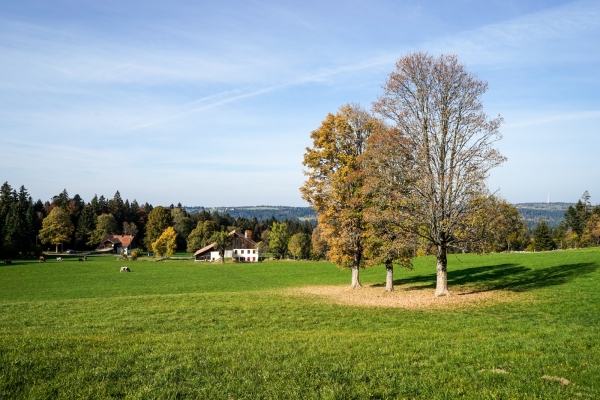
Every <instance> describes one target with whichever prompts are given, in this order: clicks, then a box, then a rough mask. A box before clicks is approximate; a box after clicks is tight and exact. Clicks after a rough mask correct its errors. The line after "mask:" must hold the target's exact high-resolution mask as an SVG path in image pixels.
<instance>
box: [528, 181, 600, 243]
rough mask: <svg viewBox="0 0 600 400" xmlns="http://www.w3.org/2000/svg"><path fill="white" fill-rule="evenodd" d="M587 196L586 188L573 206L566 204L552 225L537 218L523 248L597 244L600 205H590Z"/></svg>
mask: <svg viewBox="0 0 600 400" xmlns="http://www.w3.org/2000/svg"><path fill="white" fill-rule="evenodd" d="M590 199H591V196H590V194H589V193H588V192H587V190H586V191H585V192H584V193H583V195H582V196H581V199H579V200H578V201H577V203H576V204H575V206H569V207H568V208H567V210H566V211H565V212H564V214H563V219H562V221H561V222H560V223H559V224H558V226H557V227H555V228H550V227H549V226H548V224H547V223H546V221H544V220H542V221H540V223H539V224H538V225H537V226H536V228H535V230H534V231H533V234H532V235H531V237H530V238H529V242H528V244H527V246H526V248H525V249H526V250H529V251H547V250H555V249H577V248H581V247H593V246H600V205H596V206H592V204H591V202H590Z"/></svg>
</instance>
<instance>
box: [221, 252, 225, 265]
mask: <svg viewBox="0 0 600 400" xmlns="http://www.w3.org/2000/svg"><path fill="white" fill-rule="evenodd" d="M220 256H221V264H225V252H223V254H220Z"/></svg>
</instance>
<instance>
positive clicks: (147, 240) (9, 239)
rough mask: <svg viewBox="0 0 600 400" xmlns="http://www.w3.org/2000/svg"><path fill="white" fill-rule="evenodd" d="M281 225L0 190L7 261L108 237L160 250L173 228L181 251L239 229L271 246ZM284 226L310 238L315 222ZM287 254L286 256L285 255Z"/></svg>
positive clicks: (0, 241) (0, 232)
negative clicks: (156, 245) (44, 198)
mask: <svg viewBox="0 0 600 400" xmlns="http://www.w3.org/2000/svg"><path fill="white" fill-rule="evenodd" d="M278 223H279V221H277V220H276V219H275V218H274V217H271V218H270V219H268V220H266V221H258V220H257V219H256V218H252V219H247V218H233V217H231V216H229V215H227V214H226V215H221V214H218V213H216V212H213V213H209V212H207V211H201V212H199V213H195V214H189V213H188V212H187V211H186V210H185V209H184V208H183V207H182V206H181V204H178V205H177V206H174V205H171V206H169V207H162V206H158V207H153V206H152V205H151V204H149V203H145V204H142V205H140V204H138V202H137V201H136V200H133V201H132V202H129V200H125V201H123V199H122V198H121V195H120V193H119V192H118V191H117V192H116V193H115V195H114V197H113V198H112V199H107V198H105V197H104V196H100V197H98V196H94V197H93V199H92V200H91V201H89V202H87V203H86V202H85V201H84V200H83V199H82V198H81V197H80V196H79V195H75V196H74V197H72V198H71V197H70V196H69V194H68V192H67V191H66V190H64V191H63V192H61V193H60V194H58V195H56V196H53V197H52V199H51V200H49V201H46V202H44V203H43V202H42V201H41V200H37V202H34V201H33V199H32V198H31V196H30V195H29V193H28V192H27V189H26V188H25V187H24V186H21V187H20V188H19V190H18V191H17V190H15V189H13V188H12V187H11V186H10V185H9V183H8V182H5V183H4V184H3V185H2V187H1V188H0V254H1V255H2V256H4V257H13V256H16V255H17V254H19V253H20V254H27V253H31V254H39V253H40V252H41V251H42V250H43V249H44V250H46V249H47V247H43V246H42V244H46V245H48V244H49V245H54V247H55V250H56V251H58V250H59V246H63V247H66V248H73V249H78V250H89V249H93V248H95V247H96V246H98V244H99V243H100V242H101V240H102V239H103V238H104V237H105V236H106V235H114V234H123V235H133V236H135V237H136V241H137V242H138V244H139V245H140V246H141V247H142V248H145V249H146V250H148V251H154V250H155V249H154V246H153V244H154V243H155V242H156V241H157V240H158V239H159V238H160V237H161V235H163V233H165V231H166V230H167V229H168V228H172V232H170V233H169V235H168V238H169V240H172V238H175V239H174V240H175V247H174V248H173V246H172V245H169V246H170V247H169V248H170V249H177V250H181V251H185V250H187V251H190V252H193V251H196V250H198V249H199V248H202V247H204V246H205V245H207V244H209V243H212V242H211V237H212V236H213V235H214V234H215V233H216V232H222V231H227V232H229V231H231V230H233V229H237V230H240V231H251V232H252V236H253V238H254V239H255V240H257V241H260V240H263V241H264V242H265V243H264V244H265V245H268V243H269V237H270V235H269V232H270V231H271V229H272V227H273V226H274V225H275V224H278ZM282 224H284V226H285V232H286V235H287V237H290V238H291V237H294V235H297V234H305V235H306V234H308V235H310V234H311V233H312V230H313V227H314V225H313V224H312V223H310V222H301V221H298V220H286V221H283V222H282ZM280 225H281V224H280ZM279 230H281V229H279ZM285 240H288V239H285ZM161 243H162V242H161ZM274 243H276V241H275V242H274ZM286 243H287V242H286ZM163 247H164V246H163ZM309 247H310V246H309ZM161 248H162V247H161ZM266 248H267V249H268V247H266ZM304 248H305V247H304ZM159 252H161V251H159ZM285 255H286V252H284V253H283V255H282V256H285ZM303 255H304V253H302V256H303Z"/></svg>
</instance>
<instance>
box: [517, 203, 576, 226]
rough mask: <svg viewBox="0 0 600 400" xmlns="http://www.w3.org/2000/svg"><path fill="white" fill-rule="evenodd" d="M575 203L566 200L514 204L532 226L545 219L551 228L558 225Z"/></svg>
mask: <svg viewBox="0 0 600 400" xmlns="http://www.w3.org/2000/svg"><path fill="white" fill-rule="evenodd" d="M574 205H575V203H564V202H554V203H552V202H550V203H515V204H513V206H515V208H516V209H517V210H519V214H521V216H522V217H523V220H524V221H525V222H526V223H527V226H529V227H530V228H534V227H535V226H536V225H537V224H538V223H539V222H540V221H541V220H545V221H546V223H547V224H548V226H549V227H551V228H554V227H557V226H558V224H560V222H561V221H562V220H563V216H564V215H565V211H567V208H569V206H574Z"/></svg>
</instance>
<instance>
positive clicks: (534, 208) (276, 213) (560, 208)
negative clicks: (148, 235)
mask: <svg viewBox="0 0 600 400" xmlns="http://www.w3.org/2000/svg"><path fill="white" fill-rule="evenodd" d="M571 205H575V203H516V204H513V206H515V207H516V208H517V210H519V213H520V214H521V216H522V217H523V220H524V221H525V222H526V223H527V225H528V226H529V227H530V228H534V227H535V226H536V225H537V224H538V223H539V222H540V221H541V220H542V219H545V220H546V222H547V223H548V226H550V227H556V226H558V224H559V223H560V221H562V219H563V215H564V213H565V211H567V208H568V207H569V206H571ZM184 208H185V209H186V210H187V212H189V213H190V214H195V213H197V212H200V211H202V210H206V211H208V212H213V211H217V212H218V213H219V214H229V215H231V216H232V217H234V218H240V217H243V218H248V219H252V218H254V217H256V219H257V220H259V221H265V220H267V219H270V218H271V217H275V218H276V219H277V220H278V221H282V220H284V219H292V220H293V219H298V220H300V221H306V220H313V221H316V220H317V214H316V213H315V211H314V210H313V209H312V208H311V207H287V206H240V207H200V206H196V207H184Z"/></svg>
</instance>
